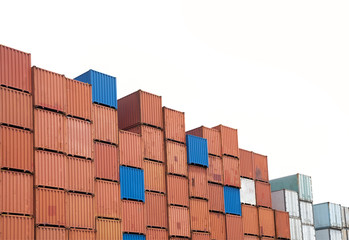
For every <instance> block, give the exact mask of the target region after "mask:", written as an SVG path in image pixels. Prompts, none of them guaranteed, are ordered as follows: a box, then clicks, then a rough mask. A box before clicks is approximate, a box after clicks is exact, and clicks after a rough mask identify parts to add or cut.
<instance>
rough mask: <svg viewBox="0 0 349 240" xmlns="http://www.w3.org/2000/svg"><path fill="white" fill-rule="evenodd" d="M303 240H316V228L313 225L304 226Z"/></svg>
mask: <svg viewBox="0 0 349 240" xmlns="http://www.w3.org/2000/svg"><path fill="white" fill-rule="evenodd" d="M302 229H303V240H315V239H316V238H315V227H314V226H312V225H302Z"/></svg>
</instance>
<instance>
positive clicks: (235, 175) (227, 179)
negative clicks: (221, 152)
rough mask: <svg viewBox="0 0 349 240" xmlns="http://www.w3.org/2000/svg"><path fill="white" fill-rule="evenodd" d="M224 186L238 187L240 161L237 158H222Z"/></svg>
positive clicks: (239, 184)
mask: <svg viewBox="0 0 349 240" xmlns="http://www.w3.org/2000/svg"><path fill="white" fill-rule="evenodd" d="M223 178H224V185H227V186H233V187H238V188H239V187H240V186H241V183H240V161H239V159H237V158H233V157H229V156H223Z"/></svg>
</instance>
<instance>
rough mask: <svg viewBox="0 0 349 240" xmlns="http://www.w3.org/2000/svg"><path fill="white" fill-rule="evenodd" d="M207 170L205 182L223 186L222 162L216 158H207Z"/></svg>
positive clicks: (210, 156)
mask: <svg viewBox="0 0 349 240" xmlns="http://www.w3.org/2000/svg"><path fill="white" fill-rule="evenodd" d="M208 161H209V166H210V167H209V168H208V170H207V180H208V181H209V182H214V183H219V184H223V160H222V158H220V157H217V156H212V155H209V156H208Z"/></svg>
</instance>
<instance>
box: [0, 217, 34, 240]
mask: <svg viewBox="0 0 349 240" xmlns="http://www.w3.org/2000/svg"><path fill="white" fill-rule="evenodd" d="M0 236H1V240H14V239H26V240H34V218H33V217H28V216H18V215H7V214H5V215H0Z"/></svg>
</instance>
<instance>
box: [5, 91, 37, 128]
mask: <svg viewBox="0 0 349 240" xmlns="http://www.w3.org/2000/svg"><path fill="white" fill-rule="evenodd" d="M0 123H6V124H9V125H14V126H18V127H23V128H26V129H33V103H32V96H31V95H30V94H28V93H24V92H20V91H16V90H13V89H10V88H5V87H0Z"/></svg>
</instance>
